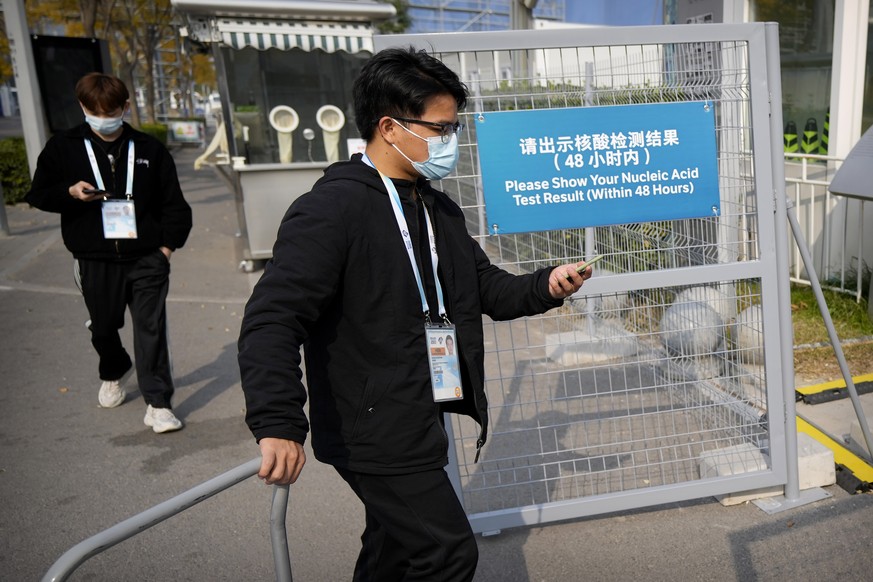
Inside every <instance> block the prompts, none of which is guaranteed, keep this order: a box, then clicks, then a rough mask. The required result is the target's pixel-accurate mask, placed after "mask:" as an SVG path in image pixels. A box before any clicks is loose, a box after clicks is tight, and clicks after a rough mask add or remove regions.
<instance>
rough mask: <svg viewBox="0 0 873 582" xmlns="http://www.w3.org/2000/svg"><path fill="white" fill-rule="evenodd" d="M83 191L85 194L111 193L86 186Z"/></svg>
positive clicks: (102, 194)
mask: <svg viewBox="0 0 873 582" xmlns="http://www.w3.org/2000/svg"><path fill="white" fill-rule="evenodd" d="M82 192H84V193H85V194H100V195H101V196H106V195H107V194H109V192H107V191H106V190H98V189H97V188H84V189H83V190H82Z"/></svg>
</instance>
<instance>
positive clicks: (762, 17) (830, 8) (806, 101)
mask: <svg viewBox="0 0 873 582" xmlns="http://www.w3.org/2000/svg"><path fill="white" fill-rule="evenodd" d="M834 5H835V0H792V1H791V2H785V1H784V0H754V2H753V19H754V20H755V21H757V22H778V23H779V49H780V51H779V52H780V61H781V64H782V119H783V122H784V123H785V126H786V131H785V133H786V134H792V133H793V134H795V135H796V136H797V142H798V145H799V146H800V148H799V150H800V151H801V152H803V153H811V154H820V153H826V151H827V146H826V142H825V140H824V139H822V138H823V136H824V132H825V130H826V124H827V123H828V121H829V120H828V108H829V106H830V98H831V94H830V93H831V72H832V66H833V47H834ZM813 130H814V131H815V132H816V134H815V135H816V138H815V139H817V140H818V143H817V144H815V145H814V147H812V146H813V144H812V143H811V139H812V138H811V137H810V139H809V140H808V143H807V148H806V151H805V150H804V144H803V132H804V131H808V132H810V136H811V135H812V133H811V132H812V131H813ZM810 150H814V151H810Z"/></svg>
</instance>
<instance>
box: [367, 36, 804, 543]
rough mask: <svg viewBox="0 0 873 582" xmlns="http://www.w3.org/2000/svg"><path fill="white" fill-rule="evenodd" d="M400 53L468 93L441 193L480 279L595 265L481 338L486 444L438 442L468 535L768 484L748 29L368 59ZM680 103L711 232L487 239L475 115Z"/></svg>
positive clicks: (768, 300)
mask: <svg viewBox="0 0 873 582" xmlns="http://www.w3.org/2000/svg"><path fill="white" fill-rule="evenodd" d="M410 44H411V45H414V46H416V47H419V48H425V49H426V50H428V51H429V52H431V53H432V54H434V55H435V56H437V57H438V58H440V59H441V60H442V61H443V62H445V63H446V64H447V65H448V66H449V67H450V68H452V69H453V70H455V71H456V72H457V73H458V74H459V75H460V77H461V79H462V80H463V81H464V82H465V83H466V84H467V85H468V87H469V89H470V93H471V99H470V101H469V104H468V106H467V109H466V110H465V111H464V112H462V113H461V117H462V118H464V119H462V121H463V122H465V123H466V128H467V129H465V130H464V134H463V135H462V137H461V148H462V153H461V162H460V164H459V167H458V170H457V171H456V173H455V174H453V175H452V176H451V177H449V178H447V179H445V180H443V181H442V183H441V188H442V189H443V190H444V191H445V192H446V193H447V194H449V195H450V196H451V197H453V199H454V200H455V201H456V202H458V204H459V205H460V206H461V208H462V209H463V210H464V212H465V213H466V216H467V223H468V228H469V231H470V233H471V235H472V236H474V237H475V238H476V239H477V240H478V242H479V243H480V244H481V246H482V247H483V248H484V249H485V250H486V252H487V254H488V255H489V257H490V258H491V259H492V261H493V262H494V263H495V264H498V265H499V266H501V267H502V268H504V269H507V270H509V271H511V272H518V273H522V272H530V271H532V270H534V269H536V268H539V267H542V266H545V265H551V264H557V263H559V262H564V261H576V260H581V259H582V258H584V257H590V256H592V255H594V254H604V255H606V256H605V258H604V260H602V261H601V262H600V263H598V266H597V268H596V276H595V277H594V278H592V279H591V280H589V281H588V282H587V283H586V285H585V287H584V288H583V291H582V292H580V293H579V294H577V295H576V296H574V297H573V298H571V299H570V300H568V301H567V302H566V303H565V305H564V306H563V307H561V308H559V309H555V310H552V311H550V312H549V313H546V314H544V315H542V316H538V317H530V318H525V319H521V320H517V321H512V322H493V321H490V320H487V319H486V321H485V322H484V326H485V334H486V390H487V393H488V397H489V415H490V423H491V434H490V438H489V441H488V444H487V445H486V446H485V448H484V450H483V453H482V456H481V458H480V460H479V462H478V463H474V458H475V446H476V438H477V435H478V431H477V427H476V426H475V424H474V423H473V422H472V421H469V419H466V418H452V419H450V422H449V425H448V426H449V429H450V431H451V435H452V438H451V439H450V440H451V441H452V450H451V455H450V459H451V460H450V467H449V468H448V470H449V474H450V476H451V477H452V479H453V482H454V483H455V486H456V488H457V490H458V493H459V496H460V498H461V499H462V501H463V503H464V506H465V508H466V510H467V513H468V515H469V516H470V520H471V523H472V525H473V528H474V530H475V531H480V532H481V531H489V530H497V529H501V528H504V527H511V526H517V525H522V524H533V523H542V522H546V521H550V520H556V519H566V518H570V517H578V516H582V515H592V514H597V513H604V512H609V511H614V510H619V509H626V508H633V507H642V506H648V505H653V504H658V503H664V502H669V501H677V500H682V499H691V498H698V497H705V496H710V495H720V494H726V493H732V492H738V491H745V490H750V489H756V488H761V487H771V486H776V485H780V484H784V483H785V482H786V455H785V450H784V444H785V439H786V434H785V433H786V431H785V426H784V425H783V423H782V422H780V421H781V419H782V417H783V415H782V414H781V411H782V410H783V405H784V398H783V393H782V392H783V388H782V387H783V373H782V362H783V361H784V353H783V350H785V349H786V342H783V341H782V338H780V331H779V330H780V321H781V319H780V318H784V317H785V316H784V314H783V313H781V309H782V307H784V306H782V307H780V305H779V302H778V295H777V281H778V276H779V268H778V265H777V256H776V255H777V252H776V249H777V245H776V244H775V237H776V235H775V232H776V228H775V225H774V212H775V208H776V206H775V205H774V195H775V192H776V190H775V189H774V186H773V184H774V181H773V174H772V172H771V168H772V165H773V164H774V163H781V159H779V160H773V159H772V156H773V153H772V148H771V140H772V139H774V138H775V139H778V140H780V143H781V135H779V136H773V135H771V134H772V132H771V129H770V125H769V123H770V122H769V116H770V113H771V112H770V106H769V94H768V92H769V89H768V83H767V79H768V78H772V75H769V74H768V70H767V67H773V66H774V64H773V62H774V59H772V58H771V59H768V58H767V54H766V43H765V26H764V25H756V24H752V25H705V26H701V25H697V26H694V25H692V26H670V27H627V28H608V29H607V28H603V29H584V30H572V29H570V30H566V29H561V30H545V31H513V32H496V33H490V32H489V33H466V34H440V35H405V36H383V37H377V38H376V48H377V50H378V49H382V48H386V47H388V46H406V45H410ZM776 57H777V58H776V60H775V63H776V64H775V66H776V67H778V55H776ZM777 71H778V69H777ZM770 73H772V71H770ZM776 78H778V75H777V76H776ZM692 100H693V101H696V100H708V101H711V102H712V103H713V104H714V106H715V107H716V135H717V139H718V166H719V190H720V203H721V215H720V216H717V217H710V218H701V219H693V220H692V219H688V220H674V221H659V222H645V223H638V224H622V225H613V226H607V227H591V228H584V229H567V230H561V231H549V232H531V233H523V234H510V235H490V234H489V229H488V220H487V216H486V214H485V206H484V198H483V192H482V185H481V174H480V171H479V164H478V147H477V141H476V135H475V123H474V119H473V116H475V115H476V114H477V113H479V112H490V111H507V110H518V109H554V108H566V107H585V106H603V105H626V104H637V103H666V102H675V101H692ZM783 218H784V217H780V219H783ZM786 276H787V274H786ZM788 345H790V338H789V339H788ZM770 411H779V412H778V413H776V414H770Z"/></svg>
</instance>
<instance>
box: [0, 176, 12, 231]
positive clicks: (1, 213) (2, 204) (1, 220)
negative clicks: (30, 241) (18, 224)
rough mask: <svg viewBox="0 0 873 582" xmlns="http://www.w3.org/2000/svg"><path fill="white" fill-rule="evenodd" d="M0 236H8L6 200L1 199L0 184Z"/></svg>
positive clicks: (1, 188)
mask: <svg viewBox="0 0 873 582" xmlns="http://www.w3.org/2000/svg"><path fill="white" fill-rule="evenodd" d="M0 234H2V235H3V236H9V235H10V234H12V233H11V232H9V221H8V220H7V219H6V200H5V199H4V198H3V184H2V183H0Z"/></svg>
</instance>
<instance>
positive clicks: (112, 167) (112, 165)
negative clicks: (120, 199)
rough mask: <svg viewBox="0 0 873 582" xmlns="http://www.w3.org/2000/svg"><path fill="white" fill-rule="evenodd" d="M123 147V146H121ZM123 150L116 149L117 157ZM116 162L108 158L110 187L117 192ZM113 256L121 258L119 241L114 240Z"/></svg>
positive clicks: (116, 159) (115, 159)
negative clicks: (110, 178)
mask: <svg viewBox="0 0 873 582" xmlns="http://www.w3.org/2000/svg"><path fill="white" fill-rule="evenodd" d="M121 145H122V146H124V144H123V143H122V144H121ZM122 149H123V148H119V149H118V155H119V156H121V150H122ZM117 161H118V158H109V171H110V172H111V174H112V187H113V188H114V189H115V190H116V191H117V190H118V181H117V180H116V179H115V162H117ZM113 244H114V245H115V254H116V255H118V258H121V245H120V244H119V240H118V239H115V241H114V243H113Z"/></svg>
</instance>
